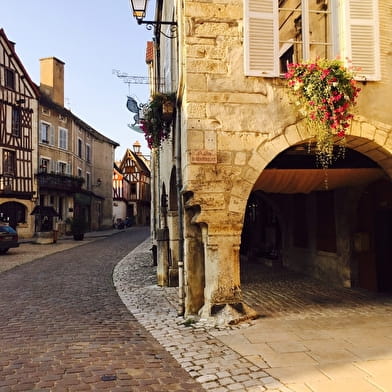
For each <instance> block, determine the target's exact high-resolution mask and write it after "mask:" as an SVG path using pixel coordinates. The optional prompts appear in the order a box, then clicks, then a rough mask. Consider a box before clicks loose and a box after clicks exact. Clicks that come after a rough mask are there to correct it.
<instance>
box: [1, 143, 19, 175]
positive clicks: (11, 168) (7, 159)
mask: <svg viewBox="0 0 392 392" xmlns="http://www.w3.org/2000/svg"><path fill="white" fill-rule="evenodd" d="M3 174H4V176H10V177H15V176H16V153H15V151H10V150H3Z"/></svg>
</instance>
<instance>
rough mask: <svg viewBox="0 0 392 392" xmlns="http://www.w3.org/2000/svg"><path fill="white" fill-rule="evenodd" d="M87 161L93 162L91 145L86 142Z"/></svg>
mask: <svg viewBox="0 0 392 392" xmlns="http://www.w3.org/2000/svg"><path fill="white" fill-rule="evenodd" d="M86 161H87V162H89V163H90V162H91V146H90V145H89V144H86Z"/></svg>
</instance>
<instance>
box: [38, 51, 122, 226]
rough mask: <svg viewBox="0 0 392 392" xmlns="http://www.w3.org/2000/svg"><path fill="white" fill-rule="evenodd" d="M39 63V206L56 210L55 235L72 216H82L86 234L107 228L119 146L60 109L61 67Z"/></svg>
mask: <svg viewBox="0 0 392 392" xmlns="http://www.w3.org/2000/svg"><path fill="white" fill-rule="evenodd" d="M40 64H41V81H40V91H41V97H40V101H39V104H40V105H39V138H38V146H39V148H38V155H39V156H38V163H39V167H38V171H37V180H38V187H39V205H40V206H51V207H53V208H54V209H55V210H56V211H57V213H58V220H59V224H58V229H59V231H60V233H64V232H65V231H66V230H67V226H66V222H68V220H69V219H72V217H73V216H74V215H75V214H78V215H80V214H82V215H84V216H85V219H86V221H87V222H88V226H89V229H90V230H99V229H104V228H108V227H111V226H112V214H113V212H112V165H113V160H114V150H115V148H116V147H117V146H118V145H119V144H118V143H116V142H114V141H112V140H110V139H109V138H107V137H105V136H104V135H102V134H101V133H99V132H97V131H96V130H95V129H93V128H92V127H90V126H89V125H88V124H86V123H85V122H84V121H83V120H81V119H80V118H79V117H77V116H75V115H74V114H73V113H72V112H71V111H70V110H68V109H66V108H65V107H64V63H63V62H62V61H61V60H59V59H57V58H55V57H49V58H43V59H41V60H40ZM41 218H42V217H41ZM38 219H39V218H38ZM38 223H39V222H38ZM38 226H39V225H38Z"/></svg>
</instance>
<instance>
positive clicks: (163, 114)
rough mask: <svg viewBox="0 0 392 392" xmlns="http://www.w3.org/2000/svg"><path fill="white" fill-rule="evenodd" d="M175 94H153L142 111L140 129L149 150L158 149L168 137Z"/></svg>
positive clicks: (172, 116)
mask: <svg viewBox="0 0 392 392" xmlns="http://www.w3.org/2000/svg"><path fill="white" fill-rule="evenodd" d="M175 103H176V94H175V93H170V94H163V93H158V94H155V95H154V96H153V97H152V99H151V101H150V102H149V103H148V105H147V107H146V108H145V109H144V111H143V114H144V118H143V119H142V120H141V128H142V130H143V132H144V137H145V138H146V141H147V144H148V147H149V148H159V147H160V146H161V145H162V142H163V141H164V140H166V139H167V138H168V137H169V135H170V129H171V124H172V122H173V118H174V112H175Z"/></svg>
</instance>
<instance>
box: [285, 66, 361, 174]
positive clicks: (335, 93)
mask: <svg viewBox="0 0 392 392" xmlns="http://www.w3.org/2000/svg"><path fill="white" fill-rule="evenodd" d="M285 77H286V79H287V80H288V86H289V88H290V89H291V91H292V93H293V95H294V98H295V103H296V104H297V105H298V106H299V110H300V113H301V114H302V115H303V116H304V117H305V118H306V120H307V121H308V124H309V128H310V130H311V131H312V133H313V134H314V138H315V142H316V157H317V160H318V163H319V164H320V165H321V166H322V167H323V168H328V167H329V166H330V165H331V164H332V162H333V160H334V145H335V144H336V145H337V146H338V147H339V148H340V151H342V152H343V153H344V147H345V136H346V130H347V128H348V127H349V126H350V122H351V120H352V118H353V117H354V115H353V114H352V112H351V110H352V108H353V106H354V105H355V104H356V99H357V97H358V93H359V92H360V90H361V89H360V88H358V87H357V86H356V81H355V80H354V72H353V71H351V70H349V69H347V68H345V67H344V66H343V63H342V62H341V61H339V60H326V59H317V60H316V61H314V62H306V63H300V64H295V63H292V64H289V65H288V72H287V73H286V74H285Z"/></svg>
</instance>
